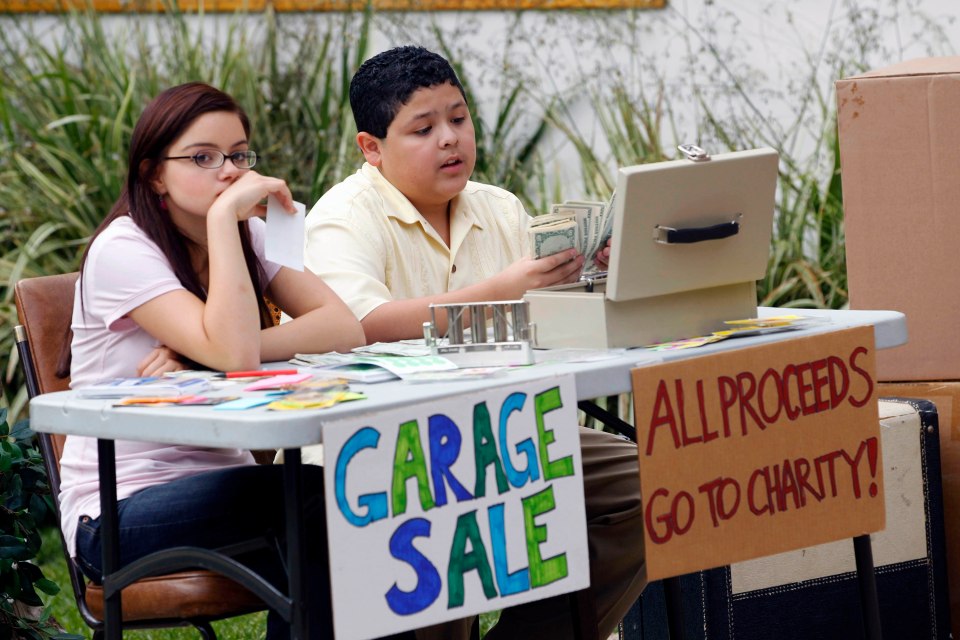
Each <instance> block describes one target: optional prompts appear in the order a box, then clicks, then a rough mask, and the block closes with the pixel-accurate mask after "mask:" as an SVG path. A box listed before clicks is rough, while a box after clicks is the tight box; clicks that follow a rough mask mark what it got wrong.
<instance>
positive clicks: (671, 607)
mask: <svg viewBox="0 0 960 640" xmlns="http://www.w3.org/2000/svg"><path fill="white" fill-rule="evenodd" d="M663 597H664V600H665V601H666V605H667V628H668V629H669V630H670V640H683V606H682V602H683V600H682V594H681V592H680V576H677V577H674V578H664V579H663Z"/></svg>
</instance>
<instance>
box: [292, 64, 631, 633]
mask: <svg viewBox="0 0 960 640" xmlns="http://www.w3.org/2000/svg"><path fill="white" fill-rule="evenodd" d="M350 105H351V107H352V109H353V114H354V118H355V119H356V122H357V130H358V131H359V133H358V134H357V144H358V145H359V146H360V150H361V151H362V152H363V155H364V158H365V159H366V163H364V165H363V166H362V167H361V169H360V170H359V171H358V172H357V173H356V174H354V175H352V176H350V177H349V178H347V179H346V180H344V181H343V182H341V183H340V184H338V185H336V186H334V187H333V188H332V189H331V190H330V191H328V192H327V193H326V194H324V196H323V197H322V198H320V200H319V201H318V202H317V204H316V205H315V206H314V207H313V209H312V210H311V211H310V214H309V215H308V216H307V222H306V226H307V250H306V256H305V262H306V265H307V266H308V267H309V268H310V269H311V270H312V271H313V272H314V273H316V274H318V275H320V276H321V277H322V278H323V280H324V281H325V282H326V283H327V284H328V285H330V286H331V287H332V288H333V289H334V291H336V292H337V293H338V294H339V295H340V297H341V298H343V299H344V301H345V302H346V303H347V305H349V306H350V308H351V309H352V310H353V312H354V314H355V315H356V316H357V318H359V319H360V322H361V324H362V325H363V329H364V331H365V332H366V337H367V341H368V342H378V341H380V342H388V341H396V340H401V339H406V338H417V337H421V336H422V335H423V329H422V327H423V323H424V322H425V321H427V320H429V319H430V314H429V305H430V304H431V303H444V302H471V301H486V300H515V299H519V298H521V297H522V296H523V294H524V293H525V292H526V291H527V290H528V289H534V288H539V287H544V286H549V285H553V284H560V283H565V282H573V281H575V280H576V279H577V278H578V277H579V272H580V268H581V267H582V265H583V260H584V258H583V256H581V255H578V254H577V253H576V251H575V250H569V251H565V252H561V253H559V254H555V255H552V256H548V257H545V258H540V259H536V260H535V259H532V258H530V257H528V256H525V255H524V248H525V246H526V235H527V233H526V229H527V225H528V222H529V216H528V215H527V213H526V211H524V209H523V205H522V204H521V203H520V201H519V200H518V199H517V198H516V196H514V195H513V194H511V193H509V192H508V191H505V190H503V189H500V188H497V187H494V186H490V185H485V184H480V183H476V182H472V181H470V175H471V173H472V172H473V167H474V163H475V160H476V140H475V135H474V129H473V122H472V120H471V117H470V109H469V106H468V104H467V99H466V96H465V94H464V91H463V87H462V86H461V84H460V81H459V80H458V79H457V76H456V74H455V73H454V71H453V68H452V67H451V66H450V64H449V63H448V62H447V61H446V60H445V59H444V58H443V57H441V56H439V55H437V54H435V53H432V52H430V51H427V50H426V49H423V48H421V47H412V46H407V47H399V48H396V49H391V50H389V51H386V52H383V53H381V54H379V55H376V56H374V57H373V58H371V59H370V60H368V61H366V62H365V63H364V64H363V65H361V67H360V68H359V69H358V70H357V73H356V74H355V75H354V77H353V79H352V81H351V83H350ZM598 257H599V259H600V261H601V262H603V261H604V258H605V257H606V256H605V254H604V255H600V256H598ZM444 329H445V328H443V327H441V331H442V330H444ZM580 441H581V450H582V460H583V475H584V494H585V496H586V511H587V534H588V539H589V547H590V574H591V576H590V578H591V591H592V593H593V595H594V598H595V601H596V607H597V617H598V625H599V629H598V630H599V633H600V636H599V637H601V638H605V637H607V636H608V635H609V634H610V633H611V631H612V630H613V629H614V628H615V626H616V624H617V622H618V621H619V620H620V618H621V617H622V616H623V615H624V614H625V613H626V611H627V610H628V609H629V608H630V605H631V604H632V603H633V602H634V600H636V598H637V597H638V596H639V594H640V592H641V591H642V589H643V586H644V584H645V581H646V580H645V572H644V555H643V530H642V509H641V504H640V481H639V471H638V467H637V450H636V445H635V444H633V443H631V442H628V441H626V440H624V439H622V438H619V437H617V436H614V435H611V434H608V433H604V432H602V431H598V430H594V429H583V428H581V430H580ZM304 461H314V462H320V460H317V459H315V458H312V457H311V454H310V452H309V450H305V451H304ZM454 627H455V625H443V626H442V628H441V629H434V632H435V635H436V636H437V637H451V636H457V635H459V634H455V633H452V630H453V628H454ZM572 628H573V627H572V619H571V615H570V607H569V602H568V600H567V599H566V598H565V597H555V598H549V599H547V600H541V601H538V602H533V603H530V604H525V605H520V606H516V607H512V608H510V609H507V610H505V611H504V612H503V613H502V615H501V618H500V621H499V622H498V624H497V625H496V626H495V627H494V628H493V629H492V630H491V631H490V633H489V634H488V636H487V637H488V638H489V639H490V640H495V639H499V638H551V640H552V639H555V638H565V637H570V636H571V634H572ZM460 633H462V630H461V632H460ZM418 635H420V636H421V637H424V634H418Z"/></svg>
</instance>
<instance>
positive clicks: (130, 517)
mask: <svg viewBox="0 0 960 640" xmlns="http://www.w3.org/2000/svg"><path fill="white" fill-rule="evenodd" d="M283 496H284V487H283V467H281V466H279V465H251V466H247V467H233V468H229V469H223V470H221V471H210V472H207V473H201V474H198V475H195V476H191V477H189V478H181V479H179V480H174V481H173V482H168V483H166V484H162V485H157V486H153V487H150V488H147V489H144V490H143V491H139V492H137V493H135V494H134V495H132V496H130V497H129V498H126V499H124V500H121V501H120V502H119V503H118V515H119V523H120V527H119V528H120V564H121V566H124V565H126V564H128V563H130V562H132V561H134V560H137V559H138V558H141V557H143V556H145V555H148V554H150V553H152V552H154V551H160V550H162V549H166V548H169V547H176V546H182V545H186V546H195V547H204V548H209V549H213V548H217V547H223V546H226V545H230V544H234V543H239V542H243V541H246V540H250V539H254V538H263V537H266V538H267V539H268V540H269V541H270V543H271V548H269V549H260V550H257V551H254V552H249V553H246V554H243V555H240V556H237V557H236V560H238V561H239V562H241V563H243V564H244V565H246V566H248V567H250V568H251V569H253V570H254V571H256V572H257V573H259V574H260V575H262V576H263V577H264V578H265V579H267V580H268V581H269V582H270V583H271V584H273V586H275V587H276V588H278V589H279V590H280V591H281V592H284V593H285V592H286V591H287V572H286V570H285V568H284V558H285V557H286V556H285V553H284V550H283V545H284V541H285V540H286V538H285V531H284V524H285V520H284V499H283ZM301 509H302V514H303V521H304V530H305V532H306V538H305V539H304V544H303V563H304V567H303V570H304V572H305V575H306V577H307V593H306V596H305V597H306V604H307V606H306V611H307V619H308V624H309V629H310V633H309V637H310V638H332V637H333V630H332V616H331V612H330V580H329V574H328V568H327V567H328V565H327V533H326V523H325V519H324V510H323V469H322V468H320V467H314V466H311V465H304V466H303V503H302V505H301ZM101 558H102V556H101V550H100V520H99V519H96V520H94V519H92V518H88V517H85V516H84V517H81V518H80V525H79V528H78V529H77V560H78V562H79V564H80V568H81V570H82V571H83V572H84V573H85V574H86V575H87V577H89V578H90V579H91V580H93V581H95V582H100V581H101V580H102V573H101ZM289 637H290V632H289V625H287V623H286V622H285V621H284V620H283V619H282V618H281V617H280V616H279V615H277V614H276V613H274V612H273V611H271V612H270V613H269V615H268V616H267V638H268V639H271V640H272V639H273V638H289Z"/></svg>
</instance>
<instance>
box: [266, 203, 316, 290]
mask: <svg viewBox="0 0 960 640" xmlns="http://www.w3.org/2000/svg"><path fill="white" fill-rule="evenodd" d="M293 206H294V207H296V209H297V212H296V213H293V214H291V213H288V212H287V211H286V210H285V209H284V208H283V207H282V206H280V202H279V201H278V200H277V199H276V198H274V197H273V196H268V197H267V236H266V239H265V245H264V249H265V254H266V258H267V260H269V261H270V262H276V263H277V264H280V265H283V266H285V267H290V268H291V269H296V270H297V271H303V243H304V237H305V235H304V218H305V216H306V212H307V207H306V206H305V205H303V204H301V203H299V202H294V203H293Z"/></svg>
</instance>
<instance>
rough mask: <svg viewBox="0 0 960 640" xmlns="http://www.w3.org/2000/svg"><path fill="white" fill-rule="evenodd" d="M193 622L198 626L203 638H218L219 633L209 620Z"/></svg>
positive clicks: (211, 639) (210, 639) (212, 639)
mask: <svg viewBox="0 0 960 640" xmlns="http://www.w3.org/2000/svg"><path fill="white" fill-rule="evenodd" d="M191 624H192V625H193V626H194V627H196V628H197V631H199V632H200V637H201V638H203V640H217V633H216V631H214V630H213V627H212V626H210V623H209V622H192V623H191Z"/></svg>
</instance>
